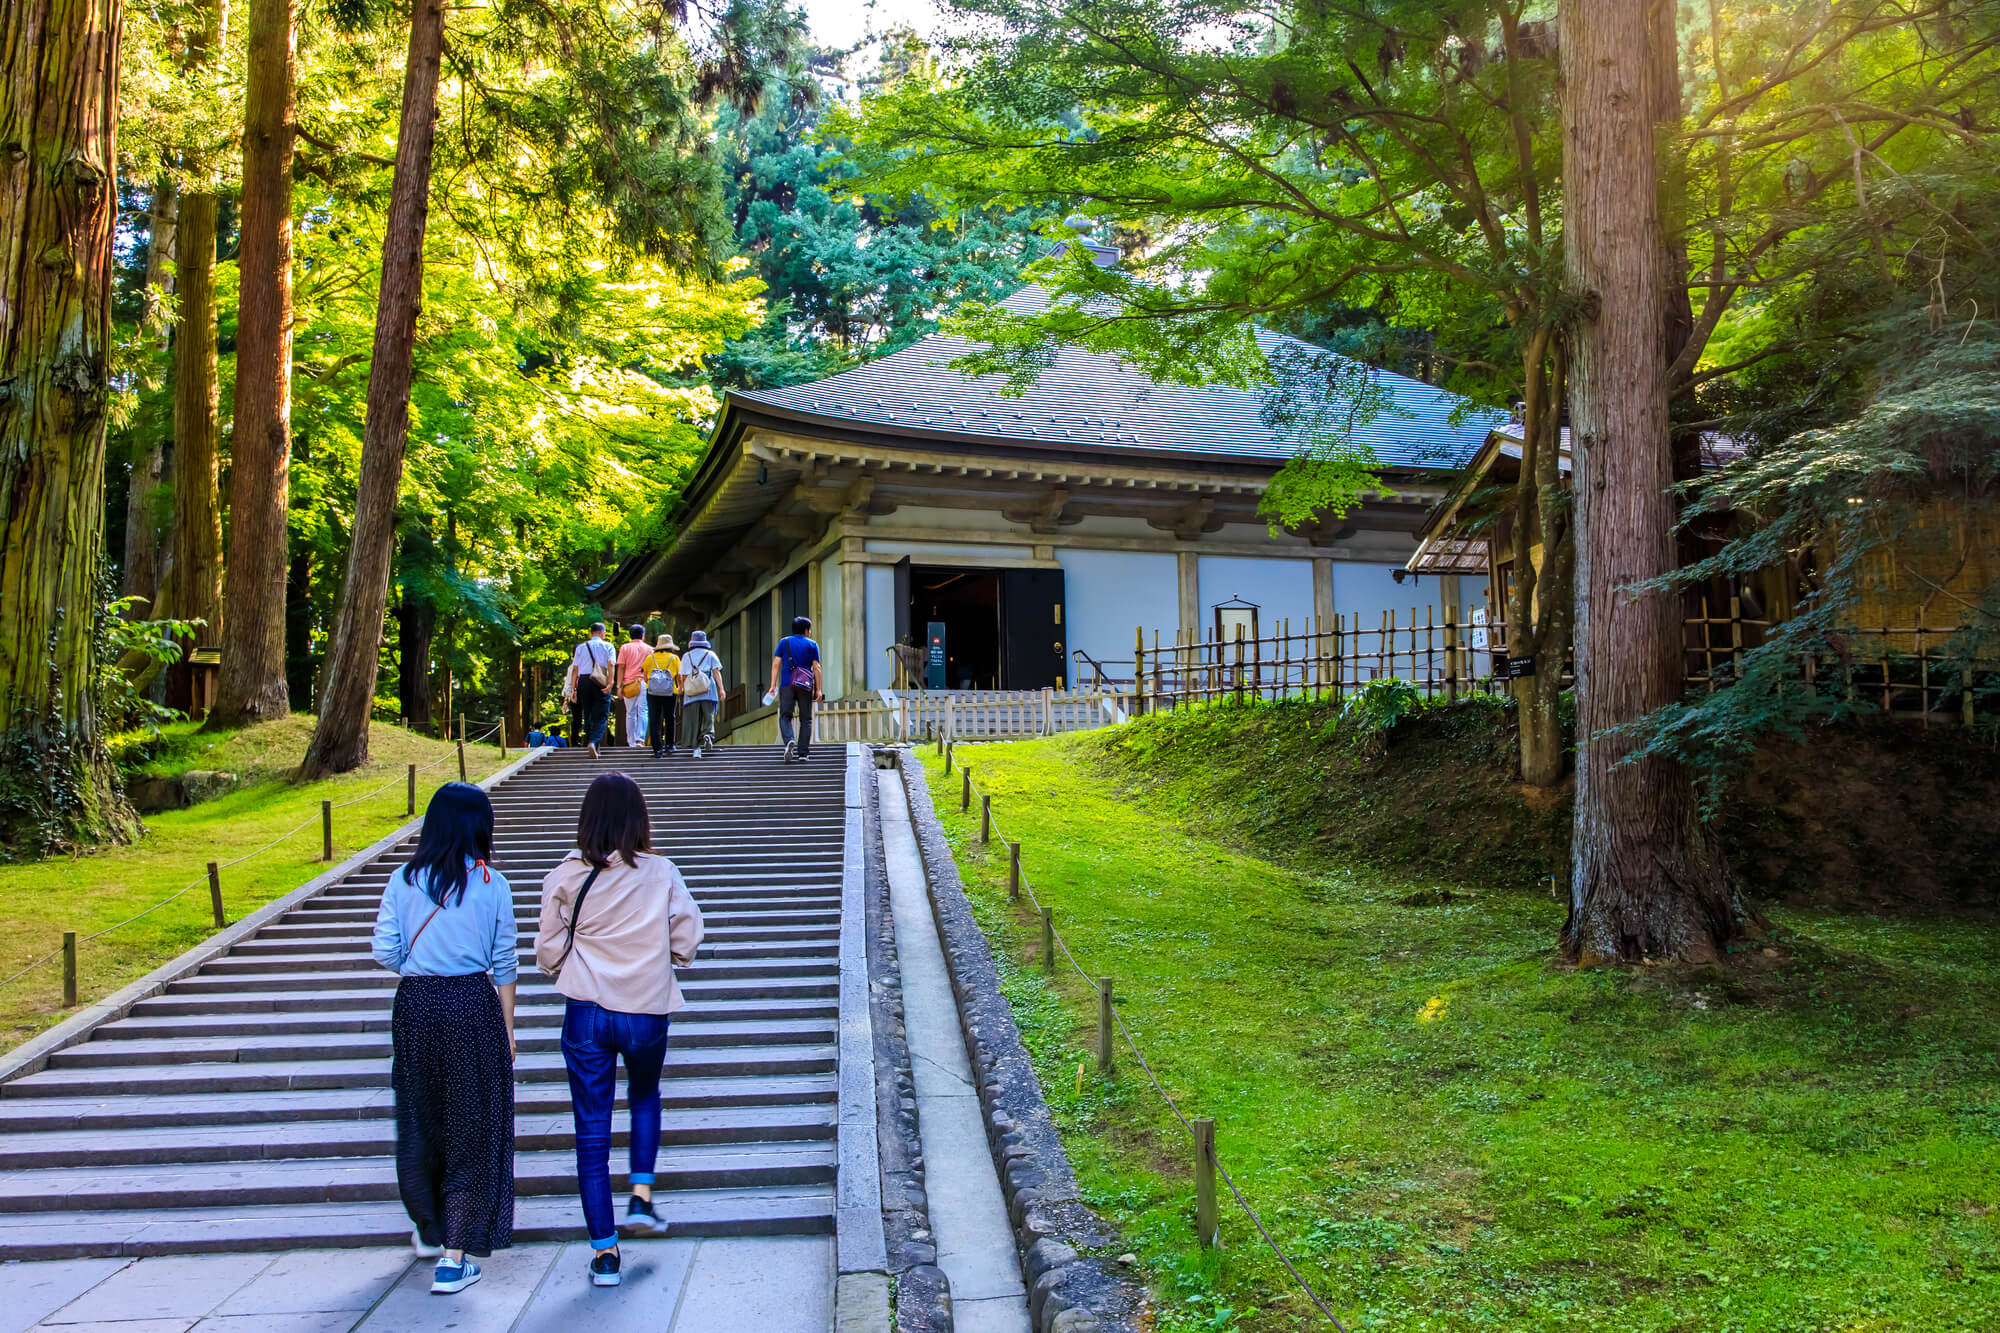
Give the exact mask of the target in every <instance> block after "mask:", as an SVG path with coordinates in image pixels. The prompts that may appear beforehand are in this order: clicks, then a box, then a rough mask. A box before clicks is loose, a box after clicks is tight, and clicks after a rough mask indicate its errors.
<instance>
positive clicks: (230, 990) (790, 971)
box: [167, 959, 839, 995]
mask: <svg viewBox="0 0 2000 1333" xmlns="http://www.w3.org/2000/svg"><path fill="white" fill-rule="evenodd" d="M258 966H259V967H261V968H264V969H267V970H265V971H263V972H247V971H245V972H237V971H233V970H232V971H231V973H230V974H228V975H211V974H210V972H209V970H208V969H207V968H203V970H202V971H200V972H197V973H196V974H195V975H193V976H191V977H183V978H181V979H180V980H179V981H172V982H168V983H167V994H169V995H197V994H216V993H221V994H224V995H229V994H234V993H237V992H244V991H260V990H267V991H268V990H319V989H331V988H333V987H335V986H338V987H341V988H349V987H367V986H372V987H376V988H378V989H381V990H394V989H395V987H396V980H397V978H396V976H395V974H394V973H392V972H384V971H382V970H381V969H379V968H377V969H375V970H373V971H363V970H360V969H356V968H332V969H320V968H313V967H308V966H306V965H304V964H301V963H294V964H293V965H291V966H285V965H283V964H281V963H280V962H278V961H275V960H273V961H267V962H264V963H260V964H258ZM269 969H275V970H269ZM696 974H699V975H696ZM838 974H839V968H838V967H837V966H836V965H835V964H833V963H828V962H822V961H819V960H817V959H773V960H771V961H769V962H745V961H739V960H724V959H717V960H715V961H713V962H705V963H702V964H699V965H698V966H696V967H693V968H689V969H686V970H685V971H682V972H681V973H680V977H681V985H682V987H683V988H685V987H686V986H687V985H688V984H689V982H690V981H693V982H695V983H697V984H698V983H700V982H707V981H743V980H749V979H756V980H766V979H784V978H796V977H834V976H837V975H838ZM519 985H520V988H521V990H522V991H524V992H525V991H532V990H535V989H544V990H553V989H554V983H553V982H551V981H550V980H549V979H548V978H547V977H544V976H542V975H541V974H540V973H539V972H536V973H525V972H524V973H523V974H522V975H521V979H520V982H519Z"/></svg>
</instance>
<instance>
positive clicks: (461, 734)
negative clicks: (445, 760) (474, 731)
mask: <svg viewBox="0 0 2000 1333" xmlns="http://www.w3.org/2000/svg"><path fill="white" fill-rule="evenodd" d="M458 743H459V744H460V745H463V744H465V714H463V713H460V714H459V715H458Z"/></svg>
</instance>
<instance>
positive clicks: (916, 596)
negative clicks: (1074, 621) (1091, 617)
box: [897, 565, 1066, 690]
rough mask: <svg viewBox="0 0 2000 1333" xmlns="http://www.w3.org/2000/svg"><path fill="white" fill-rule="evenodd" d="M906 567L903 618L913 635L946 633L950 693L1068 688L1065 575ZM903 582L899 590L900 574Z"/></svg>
mask: <svg viewBox="0 0 2000 1333" xmlns="http://www.w3.org/2000/svg"><path fill="white" fill-rule="evenodd" d="M907 568H908V569H909V574H908V578H909V585H908V586H909V600H908V601H907V602H902V601H900V600H899V603H898V608H899V614H898V616H897V619H898V621H900V622H901V624H903V625H908V626H910V627H911V628H913V629H919V630H926V631H927V630H928V629H929V627H930V626H932V625H942V626H943V627H944V645H943V647H944V657H945V673H944V684H945V688H947V689H953V690H996V689H1008V690H1034V689H1040V688H1041V687H1042V686H1044V685H1061V684H1062V683H1063V678H1064V674H1065V673H1064V662H1065V660H1066V649H1065V648H1064V638H1065V636H1064V633H1063V623H1062V622H1063V601H1062V598H1063V576H1062V571H1061V570H1059V569H1003V570H993V569H962V568H954V567H951V566H939V565H915V566H908V567H907ZM898 575H899V577H898V582H899V583H900V582H901V575H902V571H901V569H899V570H898ZM898 591H901V589H898ZM925 637H926V639H927V640H928V637H929V635H928V634H926V636H925ZM926 647H927V648H928V647H929V644H928V642H927V643H926Z"/></svg>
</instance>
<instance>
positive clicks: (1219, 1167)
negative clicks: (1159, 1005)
mask: <svg viewBox="0 0 2000 1333" xmlns="http://www.w3.org/2000/svg"><path fill="white" fill-rule="evenodd" d="M967 785H968V786H969V787H970V788H971V790H972V791H973V792H974V794H976V795H980V796H985V795H986V794H987V793H983V792H980V791H979V788H978V786H977V785H976V784H974V783H972V782H971V780H970V779H968V780H967ZM987 827H988V829H989V830H990V831H991V833H992V835H993V836H994V837H995V838H998V839H999V840H1000V842H1001V844H1002V845H1003V846H1004V845H1006V843H1007V842H1008V841H1009V839H1007V838H1006V837H1004V836H1003V835H1002V834H1001V831H1000V824H999V821H998V820H996V819H993V818H992V815H991V812H990V807H988V814H987ZM1020 882H1021V892H1022V894H1023V895H1024V896H1025V897H1026V898H1027V899H1028V902H1029V904H1030V905H1032V906H1033V907H1034V909H1035V911H1036V912H1037V913H1039V912H1040V911H1041V910H1042V900H1041V898H1040V897H1039V896H1037V895H1036V893H1035V889H1034V886H1033V885H1032V884H1030V883H1029V882H1028V872H1027V870H1026V868H1023V869H1022V870H1021V879H1020ZM1049 937H1050V938H1051V939H1053V940H1054V941H1055V945H1056V948H1057V949H1059V950H1061V951H1062V956H1063V957H1064V958H1066V959H1068V960H1069V965H1070V966H1071V967H1073V968H1075V969H1076V975H1077V976H1078V977H1079V978H1080V979H1081V980H1082V981H1083V984H1084V985H1086V986H1088V987H1090V989H1091V991H1092V992H1093V993H1094V994H1098V995H1101V994H1103V987H1101V986H1099V985H1098V984H1097V982H1096V980H1095V979H1094V978H1092V977H1091V975H1090V972H1089V970H1088V969H1087V968H1085V967H1084V965H1083V964H1082V963H1080V962H1078V961H1077V957H1076V955H1075V954H1074V953H1073V952H1071V951H1070V947H1069V941H1068V940H1066V939H1064V938H1063V937H1062V932H1061V931H1059V930H1056V929H1055V928H1054V927H1053V926H1051V927H1050V928H1049ZM1111 1021H1112V1022H1113V1024H1115V1025H1116V1026H1117V1028H1118V1033H1119V1035H1120V1036H1122V1037H1124V1039H1125V1045H1126V1047H1127V1048H1128V1049H1130V1050H1131V1052H1132V1058H1133V1059H1134V1060H1137V1061H1138V1062H1139V1068H1140V1069H1141V1070H1143V1071H1145V1075H1146V1081H1147V1082H1149V1083H1151V1084H1152V1085H1153V1091H1154V1092H1157V1093H1158V1094H1160V1100H1161V1101H1163V1102H1165V1103H1166V1104H1167V1109H1168V1110H1169V1111H1171V1112H1173V1115H1174V1119H1175V1120H1177V1121H1179V1122H1180V1126H1181V1128H1182V1129H1183V1130H1185V1131H1187V1134H1188V1137H1189V1138H1195V1139H1198V1136H1197V1135H1196V1134H1195V1130H1194V1126H1193V1125H1192V1124H1190V1123H1188V1118H1187V1116H1186V1115H1185V1114H1183V1113H1182V1111H1181V1108H1180V1104H1179V1103H1178V1102H1176V1101H1175V1100H1174V1097H1173V1094H1172V1093H1170V1092H1168V1091H1167V1089H1166V1085H1164V1084H1163V1083H1161V1082H1160V1078H1159V1075H1158V1074H1156V1073H1154V1072H1153V1066H1152V1062H1151V1061H1149V1060H1147V1059H1146V1053H1145V1052H1144V1051H1142V1050H1140V1049H1139V1042H1138V1040H1137V1038H1135V1037H1133V1035H1132V1029H1131V1028H1129V1027H1127V1026H1126V1025H1125V1016H1124V1015H1123V1014H1121V1013H1119V1012H1118V1009H1117V1007H1116V1006H1115V1005H1114V1006H1112V1007H1111ZM1213 1160H1214V1162H1215V1171H1216V1174H1217V1175H1219V1176H1220V1177H1222V1181H1223V1183H1224V1184H1226V1185H1228V1186H1229V1193H1230V1194H1231V1195H1232V1196H1233V1197H1234V1198H1235V1200H1236V1203H1237V1205H1238V1206H1239V1207H1240V1208H1242V1209H1243V1211H1244V1213H1245V1214H1247V1215H1248V1216H1249V1218H1250V1223H1251V1225H1252V1226H1254V1227H1256V1228H1257V1234H1258V1235H1259V1236H1262V1237H1263V1238H1264V1244H1265V1245H1266V1246H1268V1247H1269V1248H1270V1250H1271V1253H1272V1254H1275V1255H1276V1256H1277V1257H1278V1262H1279V1263H1281V1264H1283V1265H1284V1266H1285V1271H1286V1272H1287V1273H1290V1274H1291V1275H1292V1281H1294V1282H1296V1283H1298V1284H1299V1290H1300V1291H1302V1292H1304V1293H1305V1295H1306V1299H1307V1300H1309V1301H1311V1302H1312V1303H1313V1306H1314V1308H1316V1309H1317V1310H1318V1311H1319V1312H1320V1313H1321V1314H1323V1315H1325V1316H1326V1318H1327V1322H1329V1323H1331V1324H1332V1325H1333V1326H1334V1328H1335V1329H1336V1330H1338V1333H1347V1325H1345V1324H1343V1323H1341V1322H1340V1316H1338V1315H1336V1314H1335V1313H1334V1312H1333V1311H1332V1310H1331V1309H1329V1308H1327V1304H1326V1302H1325V1301H1323V1300H1321V1299H1320V1297H1319V1293H1318V1292H1316V1291H1314V1290H1313V1289H1312V1284H1311V1283H1309V1282H1307V1281H1306V1279H1305V1275H1304V1274H1302V1273H1300V1272H1299V1269H1298V1265H1297V1264H1294V1263H1293V1262H1292V1257H1291V1256H1290V1255H1288V1254H1286V1253H1285V1251H1284V1248H1283V1247H1282V1246H1280V1245H1279V1244H1278V1242H1277V1239H1276V1238H1275V1237H1273V1236H1272V1235H1271V1231H1270V1228H1268V1227H1266V1226H1265V1225H1264V1219H1263V1218H1261V1217H1259V1216H1258V1215H1257V1210H1256V1209H1255V1208H1253V1207H1251V1206H1250V1200H1248V1199H1247V1198H1245V1197H1244V1196H1243V1191H1242V1190H1241V1189H1239V1188H1237V1185H1236V1178H1235V1177H1234V1176H1232V1175H1230V1174H1229V1169H1228V1168H1227V1167H1225V1166H1224V1165H1223V1164H1222V1159H1221V1158H1220V1156H1216V1157H1215V1158H1214V1159H1213Z"/></svg>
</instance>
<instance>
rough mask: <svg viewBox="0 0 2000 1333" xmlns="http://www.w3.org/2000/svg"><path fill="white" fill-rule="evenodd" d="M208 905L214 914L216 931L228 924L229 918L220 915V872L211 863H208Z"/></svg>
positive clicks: (218, 868) (219, 869)
mask: <svg viewBox="0 0 2000 1333" xmlns="http://www.w3.org/2000/svg"><path fill="white" fill-rule="evenodd" d="M208 905H209V907H210V908H211V909H213V910H214V912H215V928H216V929H217V930H221V929H222V928H223V927H224V926H226V925H228V924H229V918H228V917H226V916H224V915H223V914H222V870H221V868H220V867H218V866H217V865H216V864H215V862H213V861H210V862H209V863H208Z"/></svg>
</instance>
